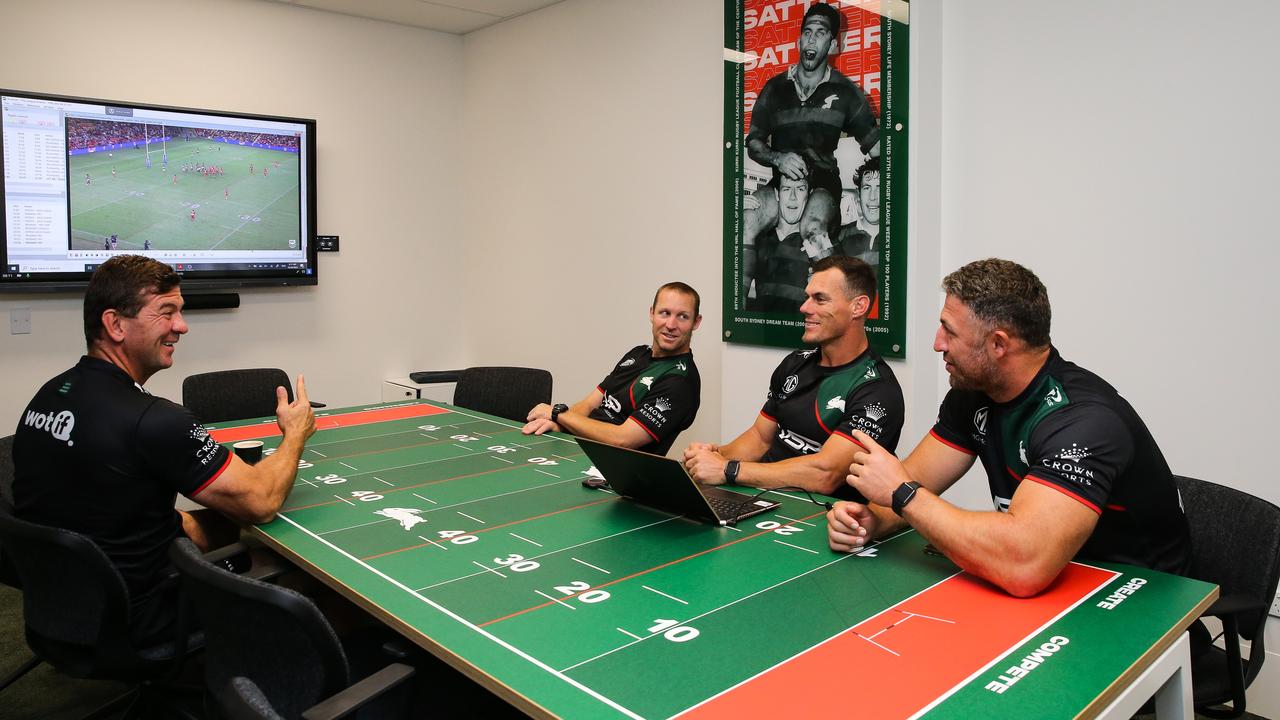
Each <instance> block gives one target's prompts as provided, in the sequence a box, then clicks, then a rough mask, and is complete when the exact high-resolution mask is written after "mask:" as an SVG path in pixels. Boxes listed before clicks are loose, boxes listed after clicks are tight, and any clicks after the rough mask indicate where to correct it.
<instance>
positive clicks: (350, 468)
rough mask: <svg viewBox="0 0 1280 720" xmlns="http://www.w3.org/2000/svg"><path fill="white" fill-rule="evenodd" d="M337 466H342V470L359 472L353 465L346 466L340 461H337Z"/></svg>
mask: <svg viewBox="0 0 1280 720" xmlns="http://www.w3.org/2000/svg"><path fill="white" fill-rule="evenodd" d="M338 464H339V465H341V466H342V467H344V468H347V469H348V470H352V471H354V472H360V468H358V467H355V466H354V465H348V464H346V463H344V462H342V461H341V460H339V461H338Z"/></svg>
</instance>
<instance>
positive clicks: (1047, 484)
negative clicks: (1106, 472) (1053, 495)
mask: <svg viewBox="0 0 1280 720" xmlns="http://www.w3.org/2000/svg"><path fill="white" fill-rule="evenodd" d="M1023 479H1024V480H1030V481H1032V482H1034V483H1037V484H1039V485H1044V486H1045V487H1049V488H1053V489H1054V490H1057V491H1058V492H1060V493H1062V494H1063V495H1066V496H1067V497H1069V498H1071V499H1073V500H1076V501H1078V502H1079V503H1080V504H1081V505H1084V506H1085V507H1087V508H1089V509H1090V510H1092V511H1094V512H1096V513H1098V514H1099V515H1101V514H1102V508H1100V507H1098V506H1097V505H1094V504H1093V503H1091V502H1089V501H1088V500H1085V499H1084V498H1082V497H1080V496H1079V495H1077V494H1075V493H1073V492H1071V491H1070V490H1068V489H1066V488H1064V487H1062V486H1061V485H1055V484H1053V483H1051V482H1049V481H1048V480H1045V479H1044V478H1038V477H1036V476H1035V475H1027V476H1026V477H1025V478H1023Z"/></svg>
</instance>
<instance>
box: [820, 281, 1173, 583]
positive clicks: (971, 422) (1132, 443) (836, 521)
mask: <svg viewBox="0 0 1280 720" xmlns="http://www.w3.org/2000/svg"><path fill="white" fill-rule="evenodd" d="M942 287H943V289H944V290H945V291H946V301H945V303H944V304H943V306H942V313H941V318H940V325H941V326H940V327H939V328H938V332H937V335H936V336H935V338H934V343H933V349H934V351H936V352H940V353H942V359H943V362H944V363H946V369H947V373H948V375H950V378H951V390H950V391H949V392H948V393H947V395H946V397H945V398H944V399H943V401H942V408H941V410H940V411H939V413H938V421H937V424H935V425H934V427H933V430H932V431H931V432H930V433H929V434H928V435H926V436H925V438H924V439H923V440H921V441H920V444H919V445H918V446H916V449H915V450H913V451H912V452H911V455H910V456H908V457H907V459H906V460H904V461H902V462H899V461H898V459H897V458H895V457H894V456H893V455H892V454H890V453H889V452H888V451H886V450H885V449H884V448H881V447H880V446H879V445H878V444H877V443H876V442H875V441H874V439H872V438H870V437H867V436H865V435H858V434H857V433H855V437H857V438H858V439H859V440H860V441H861V442H862V444H863V445H864V446H865V447H866V450H865V451H862V452H859V453H857V454H856V455H855V456H854V460H853V463H852V464H851V466H850V468H849V473H850V474H849V476H848V478H847V479H848V482H849V484H850V485H851V486H853V487H855V488H857V490H858V491H859V492H861V493H862V494H863V495H865V496H866V498H867V499H868V500H869V501H870V503H869V504H865V505H864V504H857V503H839V504H837V505H836V506H835V508H834V509H833V510H832V511H831V512H830V513H828V514H827V521H828V538H829V541H830V544H831V547H832V549H834V550H838V551H844V552H852V551H856V550H858V549H859V548H861V547H862V546H863V545H864V544H865V543H867V542H868V541H870V540H872V539H874V538H877V537H882V536H884V535H886V534H888V533H891V532H894V531H896V530H898V529H899V528H901V527H903V526H905V525H910V526H912V527H914V528H915V529H916V530H917V531H918V532H919V533H920V534H921V535H923V536H924V537H925V539H927V540H928V541H929V542H930V543H932V544H933V545H934V546H935V547H937V548H938V549H939V550H940V551H942V552H943V553H944V554H946V556H947V557H949V558H950V559H951V560H952V561H953V562H955V563H956V564H957V565H959V566H960V567H961V568H963V569H964V570H966V571H968V572H970V573H973V574H974V575H977V576H978V577H981V578H983V579H985V580H987V581H989V582H992V583H994V584H995V585H998V586H999V587H1001V588H1003V589H1004V590H1005V591H1006V592H1009V593H1010V594H1012V595H1016V596H1019V597H1025V596H1030V595H1035V594H1036V593H1038V592H1040V591H1041V590H1043V589H1044V588H1045V587H1047V586H1048V585H1049V583H1051V582H1053V580H1054V578H1056V577H1057V576H1058V574H1059V573H1060V572H1061V571H1062V569H1063V568H1064V567H1065V566H1066V564H1067V562H1069V561H1070V560H1071V559H1072V558H1077V557H1079V558H1083V559H1094V560H1102V561H1108V562H1122V563H1128V564H1131V565H1138V566H1141V567H1148V568H1154V569H1156V570H1161V571H1164V572H1170V573H1178V574H1183V573H1185V572H1186V571H1187V569H1188V566H1189V564H1190V561H1191V554H1190V539H1189V534H1188V529H1187V520H1186V516H1185V515H1184V514H1183V512H1182V507H1181V504H1180V500H1179V497H1178V490H1177V486H1176V485H1175V484H1174V481H1173V476H1172V473H1171V472H1170V471H1169V466H1168V464H1167V463H1166V462H1165V460H1164V456H1163V455H1161V453H1160V448H1159V447H1158V446H1157V445H1156V442H1155V440H1154V439H1153V438H1152V437H1151V433H1150V432H1149V431H1148V430H1147V428H1146V426H1145V425H1144V424H1143V422H1142V420H1141V418H1139V417H1138V414H1137V413H1136V412H1135V411H1134V409H1133V408H1132V407H1131V406H1130V405H1129V403H1128V402H1126V401H1125V399H1124V398H1122V397H1120V395H1119V394H1118V393H1117V392H1116V390H1115V388H1113V387H1111V386H1110V385H1108V384H1107V383H1106V381H1104V380H1103V379H1102V378H1099V377H1098V376H1097V375H1094V374H1093V373H1091V372H1089V371H1088V370H1085V369H1083V368H1081V367H1079V366H1077V365H1075V364H1074V363H1070V362H1067V361H1066V360H1063V359H1062V357H1061V356H1060V355H1059V354H1058V351H1057V349H1056V348H1055V347H1054V346H1053V345H1052V344H1051V343H1050V340H1049V321H1050V314H1051V313H1050V308H1049V295H1048V291H1047V290H1045V287H1044V284H1043V283H1041V282H1040V279H1039V278H1037V277H1036V276H1035V274H1034V273H1032V272H1031V271H1030V270H1028V269H1026V268H1024V267H1022V266H1021V265H1018V264H1017V263H1013V262H1010V261H1008V260H998V259H989V260H980V261H977V262H973V263H969V264H968V265H965V266H964V267H962V268H960V269H959V270H957V271H955V272H953V273H951V274H950V275H948V276H947V277H946V278H945V279H944V280H943V282H942ZM975 457H976V458H980V459H981V460H982V466H983V468H984V469H985V470H986V474H987V482H988V484H989V485H990V487H991V494H992V498H993V500H994V501H995V504H996V510H995V511H994V512H992V511H988V512H974V511H969V510H963V509H961V508H958V507H956V506H954V505H952V504H950V503H948V502H947V501H945V500H943V499H942V498H941V497H939V495H940V494H941V493H942V492H943V491H944V490H946V489H947V488H948V487H950V486H951V485H952V484H954V483H955V482H956V481H957V480H959V479H960V477H961V476H963V475H964V474H965V472H967V471H968V470H969V468H970V467H971V466H972V465H973V461H974V459H975Z"/></svg>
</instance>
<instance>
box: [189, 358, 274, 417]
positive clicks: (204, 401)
mask: <svg viewBox="0 0 1280 720" xmlns="http://www.w3.org/2000/svg"><path fill="white" fill-rule="evenodd" d="M282 385H283V386H284V389H285V391H286V392H287V393H288V394H289V402H293V386H292V384H291V383H290V382H289V374H288V373H286V372H285V371H283V370H281V369H279V368H251V369H248V370H219V371H217V372H207V373H199V374H196V375H188V376H187V378H186V379H185V380H183V381H182V404H183V405H184V406H186V408H187V409H188V410H190V411H191V412H193V413H195V416H196V417H197V418H199V419H200V422H204V423H216V422H224V421H227V420H244V419H245V418H255V417H266V416H268V415H275V414H276V388H277V387H280V386H282Z"/></svg>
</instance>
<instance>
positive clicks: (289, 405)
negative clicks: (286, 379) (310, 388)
mask: <svg viewBox="0 0 1280 720" xmlns="http://www.w3.org/2000/svg"><path fill="white" fill-rule="evenodd" d="M276 425H279V426H280V432H282V433H284V435H285V437H293V436H295V435H296V436H299V439H300V440H302V441H304V442H305V441H306V440H307V438H309V437H311V436H312V435H314V434H315V432H316V414H315V412H314V411H313V410H312V409H311V400H310V399H309V398H308V397H307V383H306V380H304V379H303V377H302V376H301V375H299V376H298V385H297V391H296V392H295V393H294V399H293V402H289V393H288V391H286V390H285V389H284V387H277V388H276Z"/></svg>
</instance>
